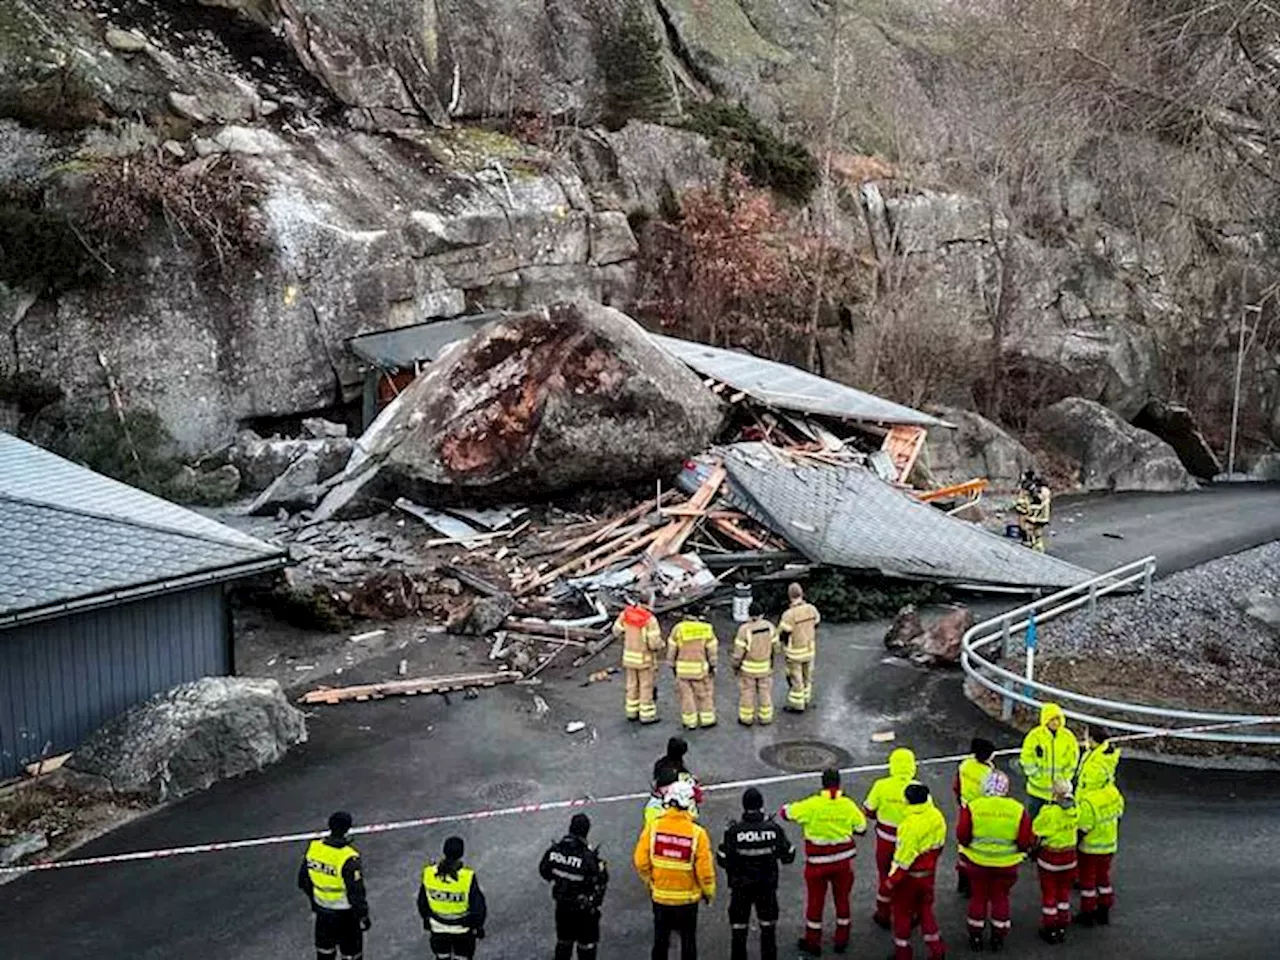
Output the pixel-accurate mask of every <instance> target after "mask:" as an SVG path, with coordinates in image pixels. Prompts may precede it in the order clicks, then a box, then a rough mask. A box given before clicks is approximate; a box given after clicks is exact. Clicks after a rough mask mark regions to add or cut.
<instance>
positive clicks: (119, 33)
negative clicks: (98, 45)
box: [105, 27, 147, 53]
mask: <svg viewBox="0 0 1280 960" xmlns="http://www.w3.org/2000/svg"><path fill="white" fill-rule="evenodd" d="M105 39H106V41H107V46H108V47H110V48H111V49H112V50H118V51H119V52H120V53H140V52H142V51H143V50H145V49H147V41H146V39H145V38H143V37H140V36H138V35H137V34H136V33H134V32H132V31H130V30H121V29H119V28H117V27H107V32H106V35H105Z"/></svg>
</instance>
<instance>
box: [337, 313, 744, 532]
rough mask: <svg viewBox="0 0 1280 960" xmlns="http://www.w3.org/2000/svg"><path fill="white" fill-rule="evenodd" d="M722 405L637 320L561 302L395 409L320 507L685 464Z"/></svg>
mask: <svg viewBox="0 0 1280 960" xmlns="http://www.w3.org/2000/svg"><path fill="white" fill-rule="evenodd" d="M720 421H721V410H720V405H719V401H718V400H716V398H715V397H714V395H713V394H711V393H710V392H709V391H708V390H706V389H705V388H704V387H703V385H702V382H701V381H700V380H699V378H698V377H697V376H696V375H695V374H693V373H692V372H690V370H689V369H688V368H687V367H685V366H684V364H682V363H680V361H678V360H677V359H675V357H673V356H671V355H670V354H669V353H667V352H666V351H664V350H663V349H662V348H661V347H659V346H657V345H656V344H655V343H654V342H653V340H652V339H650V337H649V335H648V334H647V333H646V332H645V331H644V330H643V329H642V328H641V327H640V325H639V324H637V323H636V322H635V321H634V320H632V319H631V318H629V317H628V316H626V315H625V314H623V313H620V312H618V311H617V310H613V309H611V308H609V307H604V306H601V305H599V304H591V303H561V304H556V305H555V306H553V307H551V308H549V309H547V310H540V311H535V312H531V313H523V314H515V315H512V316H510V317H508V318H505V319H502V320H497V321H495V322H494V323H492V324H490V325H488V326H486V327H484V328H483V329H482V330H480V332H478V333H477V334H475V336H473V337H472V338H471V339H470V340H468V341H466V342H465V343H462V344H460V345H458V346H456V347H455V348H454V349H452V350H450V351H449V352H447V353H446V354H445V355H444V356H443V357H442V358H441V359H440V360H439V361H437V362H436V363H434V364H432V366H431V367H430V368H429V369H428V370H427V371H426V373H424V374H423V375H422V376H420V377H419V378H418V379H417V380H416V381H414V383H413V384H412V385H411V386H410V387H409V388H408V389H407V390H406V391H405V392H404V393H402V394H401V395H400V397H398V398H397V399H396V401H395V403H394V404H393V406H392V407H389V408H388V409H387V410H385V411H383V415H382V416H380V417H379V418H378V420H376V421H375V422H374V424H372V425H371V426H370V428H369V430H368V431H367V432H366V434H365V436H364V437H363V438H362V439H361V442H360V445H359V446H360V449H361V451H362V455H361V457H359V458H353V463H352V464H351V465H349V466H348V470H347V474H346V475H345V476H344V478H343V480H342V482H340V483H339V484H338V485H337V486H336V487H335V488H334V489H333V490H332V491H331V492H330V493H329V495H328V496H327V497H326V498H325V500H324V501H323V502H322V503H321V505H320V509H319V512H318V516H320V517H328V516H333V515H336V514H338V513H340V512H341V513H344V514H347V515H350V514H353V513H358V512H361V510H362V508H367V506H366V505H367V504H369V503H370V502H371V500H372V501H374V502H378V501H380V502H389V501H393V500H395V498H396V497H398V496H407V497H409V498H410V499H413V500H420V501H423V502H439V501H446V500H450V499H453V500H457V499H465V500H467V501H473V500H476V499H478V498H480V499H489V500H501V499H508V498H519V497H525V496H531V495H545V494H549V493H555V492H557V491H562V490H570V489H573V488H575V487H580V486H585V485H588V484H592V485H599V484H600V483H601V482H606V483H609V484H622V483H626V482H628V481H630V480H638V479H642V478H646V477H650V476H653V475H655V474H661V473H666V472H669V471H670V470H672V469H673V468H675V467H676V466H677V465H678V464H679V463H680V461H681V460H682V459H683V458H684V457H687V456H688V455H690V454H693V453H697V452H699V451H700V450H702V449H703V448H705V447H706V446H707V445H708V444H709V443H710V442H711V441H712V439H713V438H714V437H715V434H716V431H717V429H718V428H719V426H720Z"/></svg>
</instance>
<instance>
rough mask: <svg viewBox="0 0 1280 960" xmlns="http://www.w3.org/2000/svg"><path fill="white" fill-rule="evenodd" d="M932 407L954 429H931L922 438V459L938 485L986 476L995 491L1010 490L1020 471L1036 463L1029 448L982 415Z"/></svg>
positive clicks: (968, 411)
mask: <svg viewBox="0 0 1280 960" xmlns="http://www.w3.org/2000/svg"><path fill="white" fill-rule="evenodd" d="M934 410H935V412H936V413H937V414H938V416H940V417H941V418H942V419H944V420H946V421H947V422H948V423H952V424H955V429H954V430H948V429H946V428H944V427H938V428H935V429H933V430H930V431H929V434H928V436H927V438H926V440H925V456H924V458H923V459H924V461H925V462H926V464H927V466H928V468H929V472H930V474H931V475H932V477H933V479H934V481H935V482H936V483H937V484H938V485H939V486H943V485H946V484H951V483H963V482H964V481H965V480H972V479H974V478H975V477H986V478H987V479H988V480H990V481H991V486H992V487H993V488H995V489H997V490H1000V489H1012V488H1013V487H1016V486H1017V484H1018V478H1019V477H1021V476H1022V472H1023V471H1024V470H1027V469H1029V468H1032V467H1034V466H1035V458H1034V457H1033V456H1032V455H1031V451H1030V450H1028V449H1027V448H1026V447H1025V446H1023V445H1022V443H1021V442H1019V441H1018V440H1016V439H1014V437H1012V436H1011V435H1010V434H1009V433H1007V432H1006V431H1005V430H1003V429H1002V428H1001V427H999V426H998V425H996V424H995V423H993V422H992V421H990V420H988V419H987V418H986V417H984V416H982V415H981V414H977V413H974V412H973V411H972V410H962V409H960V408H959V407H936V408H934Z"/></svg>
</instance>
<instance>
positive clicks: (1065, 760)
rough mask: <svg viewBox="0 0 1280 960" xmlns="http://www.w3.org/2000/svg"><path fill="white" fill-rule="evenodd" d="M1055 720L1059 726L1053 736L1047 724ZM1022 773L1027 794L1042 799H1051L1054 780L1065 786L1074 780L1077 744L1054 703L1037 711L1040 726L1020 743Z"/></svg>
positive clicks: (1059, 708) (1077, 758) (1077, 755)
mask: <svg viewBox="0 0 1280 960" xmlns="http://www.w3.org/2000/svg"><path fill="white" fill-rule="evenodd" d="M1055 717H1058V718H1060V719H1061V720H1062V726H1060V727H1059V728H1058V732H1057V733H1054V732H1053V731H1051V730H1050V729H1049V727H1048V726H1047V724H1048V723H1049V721H1050V720H1052V719H1054V718H1055ZM1020 760H1021V762H1022V773H1023V775H1024V776H1025V777H1026V778H1027V793H1029V794H1031V796H1033V797H1039V798H1040V799H1041V800H1052V799H1053V783H1054V781H1055V780H1066V781H1067V782H1068V783H1069V782H1071V780H1072V779H1073V778H1074V777H1075V774H1076V766H1077V764H1079V762H1080V744H1079V742H1077V740H1076V735H1075V734H1074V733H1072V732H1071V730H1070V729H1069V728H1068V727H1067V722H1066V716H1065V715H1064V714H1063V712H1062V708H1061V707H1060V706H1058V705H1057V704H1056V703H1046V704H1045V705H1044V706H1043V707H1041V708H1040V725H1039V726H1037V727H1033V728H1032V729H1031V730H1030V732H1028V733H1027V736H1026V738H1025V739H1024V740H1023V741H1022V753H1021V756H1020Z"/></svg>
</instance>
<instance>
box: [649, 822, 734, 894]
mask: <svg viewBox="0 0 1280 960" xmlns="http://www.w3.org/2000/svg"><path fill="white" fill-rule="evenodd" d="M633 859H634V861H635V866H636V872H637V873H638V874H640V879H641V880H643V881H644V884H645V886H646V887H648V888H649V895H650V896H651V897H652V898H653V902H654V903H661V904H664V905H666V906H681V905H684V904H689V903H697V902H698V901H699V900H702V899H704V898H705V899H706V900H708V901H710V900H711V898H712V897H714V896H715V895H716V870H715V866H714V864H713V862H712V857H711V838H710V837H709V836H708V835H707V831H706V830H704V829H703V828H702V827H700V826H698V824H696V823H695V822H694V820H693V817H692V816H691V815H690V814H689V813H688V812H687V811H685V810H681V809H679V808H678V807H671V808H668V810H667V811H666V812H665V813H664V814H663V815H662V816H660V817H658V819H656V820H654V821H653V822H651V823H646V824H645V827H644V830H642V831H641V833H640V839H639V840H637V841H636V849H635V854H634V857H633Z"/></svg>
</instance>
